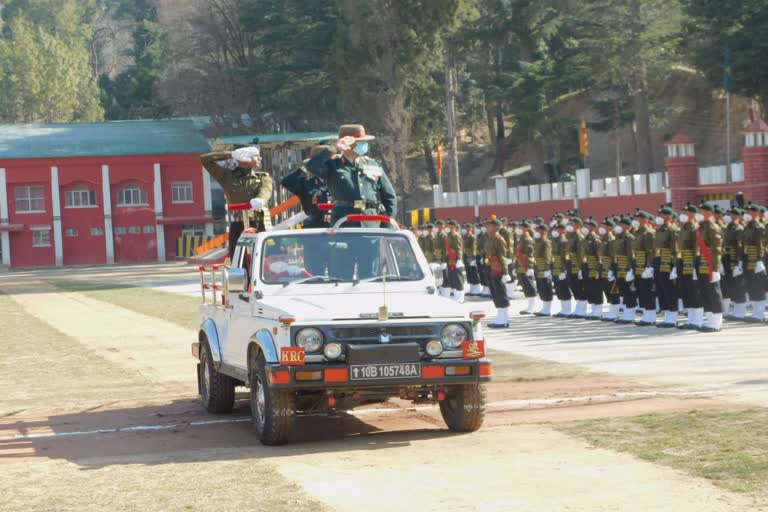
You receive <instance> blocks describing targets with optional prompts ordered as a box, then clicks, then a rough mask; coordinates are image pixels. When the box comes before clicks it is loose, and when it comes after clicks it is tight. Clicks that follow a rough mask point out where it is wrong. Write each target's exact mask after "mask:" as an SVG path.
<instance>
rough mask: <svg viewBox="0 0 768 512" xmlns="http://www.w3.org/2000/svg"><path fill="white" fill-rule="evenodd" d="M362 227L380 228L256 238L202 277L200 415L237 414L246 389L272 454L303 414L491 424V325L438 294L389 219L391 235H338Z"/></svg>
mask: <svg viewBox="0 0 768 512" xmlns="http://www.w3.org/2000/svg"><path fill="white" fill-rule="evenodd" d="M356 217H360V219H359V220H368V221H370V220H371V219H368V218H367V217H369V216H352V215H350V216H349V217H347V218H345V219H342V221H340V222H339V223H337V225H336V226H335V227H334V228H331V229H309V230H288V231H269V232H263V233H255V232H254V231H253V230H246V232H244V233H243V235H242V236H241V237H240V240H239V241H238V244H237V249H236V251H235V254H234V257H233V259H232V263H231V266H230V267H225V266H214V267H212V268H210V269H207V268H203V267H200V274H201V278H202V286H203V304H202V305H201V306H200V317H201V325H200V331H199V338H198V342H197V343H193V345H192V354H193V355H194V357H195V358H197V359H198V360H199V364H198V389H199V393H200V396H201V398H202V402H203V405H204V406H205V408H206V409H207V410H208V411H210V412H213V413H229V412H231V411H232V407H233V404H234V399H235V387H237V386H245V387H248V388H250V391H251V392H250V403H251V415H252V416H253V422H254V425H255V427H256V431H257V433H258V435H259V438H260V440H261V442H262V443H263V444H268V445H275V444H281V443H284V442H285V441H287V439H288V437H289V434H290V431H291V427H292V425H293V422H294V418H295V416H296V415H297V414H302V413H318V412H333V411H335V410H348V409H351V408H353V407H355V406H358V405H362V404H367V403H375V402H382V401H385V400H387V399H389V398H391V397H400V398H403V399H407V400H410V401H412V402H414V403H439V405H440V412H441V413H442V416H443V419H444V420H445V422H446V424H447V425H448V427H449V428H450V429H451V430H454V431H460V432H468V431H473V430H476V429H478V428H480V426H481V424H482V422H483V417H484V413H485V386H484V383H485V382H487V381H489V380H490V378H491V377H490V376H491V363H490V360H488V359H487V358H486V357H485V345H484V342H483V338H482V332H481V324H480V321H481V319H482V318H483V317H484V316H485V315H484V314H483V313H482V312H472V313H467V311H466V308H465V307H464V306H462V305H461V304H457V303H456V302H454V301H452V300H450V299H447V298H443V297H440V296H438V295H437V294H436V284H437V283H436V278H435V274H438V275H439V274H440V272H439V271H438V272H435V271H434V270H435V269H433V268H431V267H430V265H429V264H428V263H427V261H426V259H425V257H424V255H423V253H422V252H421V249H420V248H419V246H418V243H417V241H416V238H415V237H414V236H413V235H412V234H411V233H410V232H408V231H406V230H400V229H398V228H397V225H396V224H395V223H394V222H392V221H391V219H390V218H389V217H382V216H371V217H376V219H374V220H377V219H378V220H382V221H385V222H384V224H385V225H386V223H390V224H389V225H390V226H392V227H391V228H380V227H376V228H365V227H363V228H343V227H341V228H340V227H338V226H340V225H342V223H343V222H344V221H345V220H349V221H355V220H358V219H356ZM363 217H365V219H363ZM438 270H439V267H438ZM219 276H220V277H219ZM209 295H212V296H213V297H212V300H211V297H209Z"/></svg>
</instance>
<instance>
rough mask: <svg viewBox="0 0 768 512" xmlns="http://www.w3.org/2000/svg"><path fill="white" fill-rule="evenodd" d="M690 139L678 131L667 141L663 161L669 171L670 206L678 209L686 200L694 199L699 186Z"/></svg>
mask: <svg viewBox="0 0 768 512" xmlns="http://www.w3.org/2000/svg"><path fill="white" fill-rule="evenodd" d="M695 145H696V143H695V142H694V141H692V140H691V139H690V138H689V137H688V136H687V135H685V134H684V133H679V134H678V135H677V136H675V137H674V138H673V139H672V140H670V141H669V142H667V143H666V144H665V146H667V158H666V160H665V161H664V163H665V165H666V166H667V172H668V173H669V189H670V191H671V193H672V194H671V195H672V207H673V208H675V209H676V210H679V209H680V208H682V207H683V206H685V204H686V203H687V202H688V201H695V199H696V196H697V193H696V187H698V186H699V159H698V158H696V151H695V150H694V146H695Z"/></svg>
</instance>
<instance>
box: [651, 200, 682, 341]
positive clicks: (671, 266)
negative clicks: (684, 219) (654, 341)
mask: <svg viewBox="0 0 768 512" xmlns="http://www.w3.org/2000/svg"><path fill="white" fill-rule="evenodd" d="M676 215H677V212H675V211H674V210H673V209H672V208H671V207H669V206H666V205H661V206H660V207H659V212H658V214H657V216H656V218H655V219H654V220H655V222H656V233H655V235H654V240H653V253H654V269H655V270H654V272H655V276H656V289H657V295H658V297H659V307H660V308H661V310H662V311H664V321H663V322H662V323H659V324H656V327H660V328H662V329H669V328H672V327H677V319H678V315H679V313H678V299H679V298H680V293H679V290H678V287H677V279H678V278H679V276H678V274H677V259H678V257H679V255H680V248H679V239H678V228H677V225H676V224H675V222H674V219H675V217H676Z"/></svg>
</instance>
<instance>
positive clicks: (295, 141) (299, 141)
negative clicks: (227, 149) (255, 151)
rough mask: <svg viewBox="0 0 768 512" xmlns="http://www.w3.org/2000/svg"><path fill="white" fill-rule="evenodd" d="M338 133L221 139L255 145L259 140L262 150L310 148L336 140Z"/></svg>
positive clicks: (237, 136) (260, 134) (228, 142)
mask: <svg viewBox="0 0 768 512" xmlns="http://www.w3.org/2000/svg"><path fill="white" fill-rule="evenodd" d="M337 137H338V134H337V133H336V132H295V133H257V134H253V135H233V136H231V137H219V139H218V140H220V141H221V142H222V143H224V144H253V139H259V146H260V147H262V148H268V149H269V148H277V147H281V146H298V147H309V146H314V145H316V144H319V143H321V142H324V141H327V140H336V138H337Z"/></svg>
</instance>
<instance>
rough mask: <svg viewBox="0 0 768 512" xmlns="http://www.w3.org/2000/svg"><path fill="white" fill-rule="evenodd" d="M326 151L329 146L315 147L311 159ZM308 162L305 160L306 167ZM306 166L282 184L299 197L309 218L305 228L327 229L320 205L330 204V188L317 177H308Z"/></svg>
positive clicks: (293, 173)
mask: <svg viewBox="0 0 768 512" xmlns="http://www.w3.org/2000/svg"><path fill="white" fill-rule="evenodd" d="M325 149H328V146H315V147H313V148H312V149H311V150H310V152H309V157H310V158H312V157H313V156H315V155H316V154H318V153H319V152H320V151H323V150H325ZM308 161H309V160H305V161H304V165H306V163H307V162H308ZM304 165H302V166H301V167H299V168H298V169H296V170H295V171H293V172H292V173H290V174H288V175H287V176H285V177H284V178H283V179H282V180H280V184H281V185H282V186H283V187H285V189H287V190H288V191H289V192H291V193H292V194H294V195H295V196H298V198H299V201H301V209H302V210H303V211H304V213H305V214H306V215H307V218H306V219H305V220H304V221H303V222H302V223H301V225H302V227H303V228H305V229H308V228H327V227H328V219H327V218H326V214H325V212H324V211H322V210H320V208H319V207H318V205H319V204H322V203H327V202H328V188H327V187H326V186H325V183H323V180H321V179H320V178H318V177H317V176H310V175H308V174H307V172H306V169H305V167H304Z"/></svg>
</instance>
